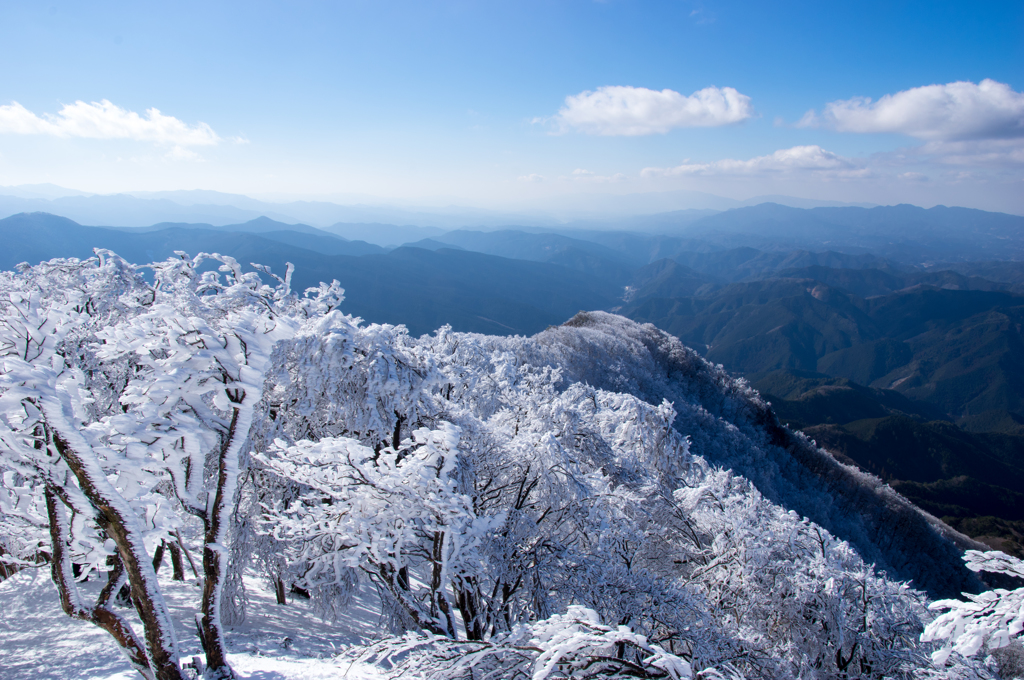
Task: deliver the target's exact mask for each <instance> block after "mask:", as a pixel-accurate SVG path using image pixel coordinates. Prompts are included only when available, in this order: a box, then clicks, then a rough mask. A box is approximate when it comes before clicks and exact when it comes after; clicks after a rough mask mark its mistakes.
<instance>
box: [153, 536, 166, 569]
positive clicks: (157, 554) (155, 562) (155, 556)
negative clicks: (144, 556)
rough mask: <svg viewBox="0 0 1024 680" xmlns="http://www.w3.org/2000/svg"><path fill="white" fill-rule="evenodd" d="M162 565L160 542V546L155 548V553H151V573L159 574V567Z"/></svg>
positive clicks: (162, 557)
mask: <svg viewBox="0 0 1024 680" xmlns="http://www.w3.org/2000/svg"><path fill="white" fill-rule="evenodd" d="M163 563H164V542H163V541H160V545H158V546H157V547H156V552H155V553H153V571H155V572H156V573H158V574H159V573H160V566H161V565H162V564H163Z"/></svg>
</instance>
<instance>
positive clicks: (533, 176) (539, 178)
mask: <svg viewBox="0 0 1024 680" xmlns="http://www.w3.org/2000/svg"><path fill="white" fill-rule="evenodd" d="M546 180H547V178H546V177H545V176H544V175H538V174H537V173H535V172H533V173H530V174H529V175H520V177H519V181H520V182H544V181H546Z"/></svg>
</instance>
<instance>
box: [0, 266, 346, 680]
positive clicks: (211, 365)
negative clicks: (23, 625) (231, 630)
mask: <svg viewBox="0 0 1024 680" xmlns="http://www.w3.org/2000/svg"><path fill="white" fill-rule="evenodd" d="M210 260H212V261H213V262H214V263H215V264H218V265H219V270H220V271H219V272H217V271H209V270H207V271H201V267H202V265H203V263H204V262H206V261H210ZM151 269H152V270H153V283H152V284H148V283H147V282H146V281H145V280H144V279H143V278H142V277H141V276H140V274H139V273H138V271H137V270H136V268H135V267H133V266H131V265H128V264H126V263H124V262H123V261H121V260H120V259H119V258H117V257H116V256H114V255H112V254H110V253H105V252H100V253H98V257H97V258H94V259H91V260H87V261H84V262H79V261H76V260H67V261H53V262H51V263H44V264H42V265H39V266H37V267H29V268H25V269H24V270H23V271H22V272H20V273H19V274H14V275H6V276H5V277H4V279H3V280H2V284H3V287H4V288H5V289H6V290H5V292H6V294H7V297H8V301H6V304H5V307H4V309H3V315H2V321H0V351H2V353H3V359H2V360H3V370H2V375H0V389H2V390H3V393H2V395H0V407H2V411H0V441H2V444H3V451H2V456H0V463H2V465H3V466H4V468H5V469H6V470H7V472H6V474H5V476H4V488H5V492H4V494H3V496H4V498H5V503H4V507H3V509H4V514H5V517H8V518H12V519H11V520H10V521H20V522H21V523H22V524H23V525H24V526H25V527H26V528H28V527H35V528H37V529H38V528H39V527H47V529H48V531H49V533H50V538H51V541H50V543H51V546H50V547H51V548H52V552H51V555H52V560H51V564H52V569H53V573H54V580H55V581H56V582H57V583H58V585H59V586H60V588H61V597H62V602H63V604H64V607H65V610H66V611H67V612H68V613H69V614H70V615H72V616H76V617H78V618H84V619H86V620H90V621H93V622H94V623H97V625H100V626H102V627H104V628H106V629H107V630H109V631H110V632H111V633H112V634H113V635H114V637H115V639H117V640H118V642H119V643H120V644H121V645H122V647H123V648H124V649H125V650H126V653H127V654H128V656H129V658H130V659H131V660H132V662H133V664H134V665H135V666H136V668H138V669H139V670H140V672H141V673H142V674H143V675H148V676H153V677H157V678H164V677H167V678H170V677H175V678H176V677H180V676H181V671H180V669H179V663H178V658H177V643H176V641H175V634H174V630H173V628H172V626H171V624H170V622H169V619H168V617H167V612H166V605H165V604H164V603H163V598H162V596H161V594H160V590H159V586H158V583H157V581H156V573H155V569H154V566H153V563H152V558H150V556H149V552H148V549H147V548H148V546H147V544H149V546H152V548H153V549H154V550H155V549H157V548H158V546H160V545H162V544H163V543H164V542H166V541H170V540H172V531H174V530H175V529H176V528H177V526H178V525H179V524H180V523H181V521H182V518H181V517H180V515H179V514H177V512H176V509H178V508H180V509H182V510H184V511H185V512H186V513H188V514H191V515H193V516H196V517H198V518H199V519H200V520H201V521H202V522H203V527H204V545H203V596H202V603H201V608H200V609H201V613H200V614H199V615H198V616H197V626H198V629H199V631H200V638H201V641H202V644H203V648H204V651H205V652H206V656H207V665H208V667H209V668H210V671H209V672H208V674H209V675H210V676H211V677H218V676H219V677H230V676H231V675H232V673H231V670H230V667H229V666H228V664H227V660H226V656H225V653H224V648H223V639H222V638H223V634H222V631H221V625H220V615H219V611H220V599H221V590H222V587H223V579H224V575H225V573H226V564H225V562H226V553H227V547H228V545H229V540H228V534H227V531H228V524H229V519H230V513H231V510H232V509H233V507H234V496H235V489H236V480H237V475H238V459H239V453H240V451H242V449H243V445H244V443H245V442H246V441H247V439H248V437H249V430H250V427H251V424H252V420H253V413H254V409H255V407H256V405H257V404H259V403H260V401H261V397H262V389H263V377H264V374H265V372H266V371H267V369H268V367H269V364H270V357H271V354H272V350H273V347H274V345H275V344H276V343H277V342H278V341H280V340H282V339H286V338H290V337H291V336H293V335H294V334H295V332H296V331H297V330H298V329H299V328H300V326H301V325H302V323H303V322H304V321H305V320H306V319H307V318H308V317H310V316H318V315H320V314H322V313H323V312H324V311H326V308H329V307H331V306H335V305H336V304H337V302H338V301H339V300H340V289H337V288H336V286H335V287H324V288H323V289H322V290H320V291H316V292H315V294H314V295H312V296H310V297H307V298H306V299H304V300H301V299H299V298H297V297H296V296H295V295H292V294H291V291H290V289H289V283H290V282H289V280H288V279H289V276H290V273H291V272H290V269H289V272H288V275H286V277H285V278H284V279H278V280H277V281H278V285H277V286H275V287H270V286H267V285H264V284H263V282H262V281H261V279H260V277H259V275H258V274H256V273H252V272H251V273H243V272H242V270H241V267H240V266H239V265H238V263H237V262H235V261H234V260H233V259H231V258H228V257H222V256H218V255H206V254H200V255H199V256H197V257H196V258H194V259H193V258H188V257H186V256H184V255H183V254H182V255H180V256H179V257H178V258H176V259H174V258H172V259H171V260H168V261H166V262H163V263H157V264H154V265H151ZM264 272H265V273H266V274H268V275H271V276H272V274H270V272H269V271H267V270H264ZM26 487H29V488H34V489H35V490H36V491H39V490H40V489H41V490H42V491H43V493H41V494H38V496H39V497H44V498H45V500H46V503H45V509H46V513H45V515H44V514H43V513H42V510H41V509H40V507H39V505H40V504H39V503H38V502H37V503H36V504H35V505H34V506H31V504H28V503H26V502H24V500H23V499H24V497H25V493H24V490H25V488H26ZM15 510H17V512H15ZM67 511H70V513H71V517H70V518H69V517H67V516H66V512H67ZM22 535H25V534H24V533H23V534H22ZM35 542H36V543H37V544H38V540H35ZM22 543H23V544H25V546H26V547H24V548H22V551H23V552H24V551H25V550H28V549H29V548H28V547H27V546H29V545H31V544H32V543H33V539H31V538H29V539H28V540H25V541H22ZM109 545H113V546H114V552H111V550H110V549H109V548H108V546H109ZM72 556H74V560H75V562H77V563H80V564H83V565H85V566H86V567H87V568H94V569H100V570H105V571H108V574H109V576H108V578H109V583H108V585H109V586H110V588H109V589H110V590H114V589H115V586H117V587H119V586H120V583H117V581H118V580H119V579H120V576H121V573H122V571H123V572H124V573H125V574H126V576H127V580H128V582H129V583H130V585H131V593H132V600H133V603H134V605H135V609H136V611H137V612H138V614H139V617H140V619H141V621H142V623H143V627H144V638H145V643H144V644H143V643H141V642H140V641H138V640H136V639H135V638H134V636H133V634H132V632H131V628H130V626H128V625H127V624H126V623H125V622H124V621H123V620H122V619H121V618H120V617H118V616H117V615H116V614H114V613H113V612H112V610H110V608H109V607H107V606H106V605H107V601H108V599H109V594H110V593H109V592H107V589H105V590H104V593H103V594H101V597H100V601H99V602H97V604H96V605H95V606H93V607H87V606H85V605H84V604H82V603H81V601H80V598H79V596H78V595H77V592H78V590H77V587H76V585H75V583H74V579H73V578H72V576H71V571H70V565H71V561H70V560H71V559H72ZM19 557H22V558H24V556H23V555H22V556H19Z"/></svg>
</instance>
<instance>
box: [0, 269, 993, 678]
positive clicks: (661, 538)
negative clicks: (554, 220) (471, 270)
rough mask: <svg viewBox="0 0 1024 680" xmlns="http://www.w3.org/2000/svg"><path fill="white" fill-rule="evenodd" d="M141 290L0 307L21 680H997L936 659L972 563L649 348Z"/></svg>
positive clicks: (176, 280) (681, 360) (593, 330)
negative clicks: (942, 620) (939, 599)
mask: <svg viewBox="0 0 1024 680" xmlns="http://www.w3.org/2000/svg"><path fill="white" fill-rule="evenodd" d="M209 260H213V262H214V264H216V265H219V272H220V273H217V272H213V271H203V270H204V269H208V267H205V268H204V267H203V266H202V265H203V262H204V261H207V264H208V261H209ZM150 271H151V277H152V278H151V279H150V280H151V281H153V283H152V285H151V284H150V283H148V282H147V280H146V279H144V278H143V277H142V276H141V275H140V271H139V270H138V268H136V267H135V266H133V265H130V264H127V263H125V262H123V261H122V260H120V259H119V258H117V257H116V256H115V255H113V254H112V253H107V252H100V253H99V254H98V257H97V258H94V259H92V260H89V261H84V262H80V261H77V260H67V261H57V260H55V261H52V262H51V263H48V264H42V265H39V266H37V267H32V268H28V267H26V268H24V269H22V270H21V271H20V272H18V273H16V274H14V273H5V274H0V288H2V289H3V293H4V296H3V299H2V301H0V360H2V362H3V363H2V371H0V465H2V466H3V471H4V474H3V477H2V485H0V511H2V514H0V547H2V548H3V558H4V560H5V561H6V562H8V563H9V564H12V565H14V566H16V567H22V568H23V569H24V570H23V571H22V572H21V573H18V574H16V575H15V576H13V577H11V578H9V579H8V580H7V581H5V582H4V583H2V584H0V598H2V600H3V602H4V603H5V604H7V606H5V607H3V612H2V614H0V621H2V623H0V625H2V626H3V627H4V629H5V631H7V632H5V634H4V637H3V642H2V643H0V649H2V654H3V658H0V664H2V667H3V668H5V669H9V670H11V672H12V673H15V672H16V673H17V674H18V675H15V676H13V677H26V678H27V677H66V674H67V673H68V672H71V673H72V674H73V675H74V676H75V677H130V676H132V675H133V674H141V675H142V676H144V677H154V678H184V677H189V676H190V674H191V675H194V673H195V668H194V667H193V668H191V669H183V668H182V663H183V662H185V661H186V660H187V659H193V658H197V659H200V662H199V664H198V665H199V666H200V667H205V677H207V678H227V677H232V676H236V677H263V678H270V677H278V678H296V679H298V678H307V677H346V675H345V674H346V673H348V672H351V673H352V674H351V675H349V676H348V677H374V676H381V677H424V678H427V677H429V678H441V677H494V678H499V677H516V676H517V675H520V676H522V677H533V678H535V679H537V680H540V679H542V678H565V677H573V678H584V677H599V676H600V677H641V678H675V679H680V678H690V677H702V678H727V677H728V678H732V677H749V678H798V677H799V678H832V677H840V676H843V677H879V678H881V677H906V678H909V677H948V678H954V677H957V678H961V677H989V675H990V669H989V668H988V667H986V666H985V665H984V664H983V663H982V662H981V661H977V660H974V659H972V658H965V657H962V656H960V655H958V654H952V655H951V656H949V657H948V661H947V660H946V659H945V657H943V663H942V664H939V665H937V666H936V665H933V663H932V656H931V655H932V653H933V652H937V651H940V650H941V649H942V639H941V638H936V640H937V641H936V642H921V633H922V632H923V631H924V628H925V625H926V624H927V623H928V622H929V621H931V620H932V619H933V618H934V614H933V613H931V612H929V610H928V609H927V604H928V597H929V595H930V596H932V597H935V596H937V595H942V596H945V595H950V594H957V593H958V592H959V591H960V590H977V589H980V588H981V587H982V586H981V584H980V582H979V581H978V580H977V579H976V577H975V576H974V575H973V573H972V572H970V571H968V570H967V569H965V568H964V567H963V565H962V562H961V557H960V552H961V550H962V548H963V547H971V546H972V545H973V544H970V543H969V541H967V539H964V538H963V537H961V536H959V535H957V534H955V533H954V532H952V531H951V530H949V529H948V528H946V527H945V526H944V525H942V524H941V523H940V522H938V521H937V520H934V519H933V518H930V517H928V516H926V515H924V514H923V513H921V512H920V511H918V510H917V509H915V508H914V507H913V506H911V505H910V504H909V503H907V502H906V501H905V500H903V499H902V498H900V497H899V496H898V495H896V494H895V493H894V492H892V491H891V490H890V489H888V488H887V487H885V486H883V485H882V484H881V483H880V482H879V481H878V480H877V479H874V478H871V477H869V476H866V475H863V474H861V473H858V472H856V471H855V470H853V469H851V468H848V467H845V466H842V465H840V464H838V463H837V462H835V461H834V460H833V459H832V458H831V457H830V456H829V455H828V454H827V453H825V452H823V451H820V450H818V449H816V448H815V447H814V446H813V445H812V444H811V443H810V442H808V441H807V440H806V439H804V438H802V437H801V436H800V435H797V434H793V433H791V432H789V431H788V430H786V429H784V428H782V427H781V426H780V425H779V423H778V420H777V419H776V418H775V416H774V415H773V414H772V412H771V410H770V408H769V407H768V406H767V405H766V404H765V403H764V402H763V401H761V400H760V398H759V397H758V396H757V394H756V393H754V392H753V391H752V390H750V389H749V388H747V387H746V386H745V384H744V383H742V382H740V381H735V380H732V379H730V378H729V377H728V376H727V375H726V374H725V373H724V371H722V370H721V369H718V368H715V367H713V366H711V365H709V364H707V363H706V362H704V361H703V360H702V359H701V358H700V357H699V356H697V355H696V354H695V353H693V352H692V351H690V350H688V349H686V348H684V347H683V346H682V345H681V344H680V343H679V342H678V341H676V340H675V339H673V338H672V337H671V336H668V335H666V334H664V333H662V332H660V331H657V330H656V329H655V328H654V327H653V326H641V325H638V324H635V323H632V322H630V321H628V320H626V319H623V318H621V317H616V316H614V315H610V314H604V313H581V314H580V315H577V316H576V317H574V318H573V319H571V320H570V321H569V322H567V323H566V324H564V325H562V326H559V327H556V328H551V329H548V330H547V331H545V332H543V333H540V334H538V335H536V336H534V337H532V338H522V337H515V338H500V337H490V336H480V335H471V334H461V333H453V332H451V331H450V330H449V329H446V328H442V329H440V330H439V331H437V332H436V333H434V334H431V335H425V336H423V337H421V338H412V337H410V336H409V335H408V333H407V332H406V331H405V329H404V328H402V327H392V326H379V325H368V326H367V325H363V324H361V322H360V320H358V319H355V318H353V317H350V316H346V315H344V314H343V313H342V311H341V310H343V309H344V303H343V295H342V291H341V290H340V289H339V288H338V287H337V285H333V286H328V285H326V284H324V285H321V287H320V288H319V289H310V290H309V291H307V292H306V294H305V295H304V296H301V297H300V296H296V295H295V294H293V293H292V292H291V291H290V274H291V272H290V270H289V272H288V274H287V275H285V276H284V277H283V278H277V277H274V276H273V275H272V274H270V272H268V271H264V275H265V278H267V279H270V280H273V281H275V285H274V286H267V285H265V284H264V282H263V281H262V280H261V279H260V277H259V276H258V275H256V274H255V273H251V272H249V273H245V272H243V270H242V268H241V267H240V266H239V265H238V263H236V262H235V261H234V260H232V259H231V258H227V257H221V256H216V255H214V256H209V255H200V256H199V257H197V258H196V259H194V260H193V259H190V258H188V257H185V256H181V257H180V258H179V259H176V260H168V261H167V262H164V263H158V264H155V265H152V268H151V270H150ZM339 305H340V307H339ZM165 552H166V553H167V554H168V555H169V556H170V561H171V562H172V563H173V566H174V569H173V572H177V573H176V574H175V576H177V577H178V578H174V577H171V578H168V574H167V572H168V568H167V566H166V565H164V570H163V573H162V574H158V573H157V568H158V567H159V566H160V559H162V556H163V555H164V554H165ZM193 555H194V556H195V559H194V560H193ZM158 556H160V557H158ZM182 556H184V558H185V560H186V561H187V562H189V563H190V564H191V565H194V566H192V567H191V568H194V569H195V570H196V571H195V575H191V578H189V576H190V574H188V573H187V572H186V571H185V567H184V566H183V562H182ZM41 561H42V562H46V563H47V564H45V565H44V566H38V565H39V563H40V562H41ZM46 572H49V574H50V575H51V578H52V581H47V579H46V578H45V573H46ZM906 580H912V583H911V584H910V586H908V585H907V584H906V583H905V582H903V581H906ZM917 589H920V590H917ZM272 598H273V600H274V602H272V601H271V599H272ZM307 598H308V599H307ZM62 608H63V610H64V612H65V613H66V614H67V615H65V614H62V613H61V611H60V610H61V609H62ZM68 615H69V616H68ZM76 619H77V620H76ZM19 621H26V622H32V623H31V625H30V626H28V627H27V628H28V630H26V627H25V626H22V625H21V624H19ZM19 631H20V632H19ZM86 631H87V632H86ZM285 638H288V639H287V640H286V639H285ZM104 641H105V643H106V646H105V647H102V645H103V642H104ZM346 645H348V646H346ZM118 646H120V648H121V650H122V651H123V657H122V659H123V660H122V662H121V663H120V664H118V663H117V662H116V661H115V660H114V658H113V656H112V655H111V654H112V653H113V652H115V651H116V649H117V647H118ZM101 647H102V649H103V651H99V650H100V649H101ZM328 647H329V648H330V651H328ZM86 650H88V651H87V653H85V654H83V653H82V652H83V651H86ZM92 650H95V651H92ZM257 650H258V652H257ZM335 650H337V652H335ZM941 653H943V654H945V652H941ZM965 653H967V652H965ZM261 655H262V656H261ZM936 658H938V657H936ZM133 668H134V671H133V670H132V669H133ZM69 669H73V671H69ZM62 673H63V674H64V675H62Z"/></svg>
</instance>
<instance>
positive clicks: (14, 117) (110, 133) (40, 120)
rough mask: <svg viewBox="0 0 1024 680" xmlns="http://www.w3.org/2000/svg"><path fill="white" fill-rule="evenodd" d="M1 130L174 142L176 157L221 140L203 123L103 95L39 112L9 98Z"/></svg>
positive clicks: (192, 155) (0, 120)
mask: <svg viewBox="0 0 1024 680" xmlns="http://www.w3.org/2000/svg"><path fill="white" fill-rule="evenodd" d="M0 133H8V134H20V135H49V136H53V137H62V138H69V137H80V138H85V139H129V140H135V141H141V142H152V143H155V144H160V145H169V146H173V147H174V149H175V150H176V153H172V157H177V158H195V157H196V154H195V152H191V151H188V150H187V147H194V146H212V145H215V144H218V143H219V142H220V141H221V138H220V137H219V136H218V135H217V133H216V132H214V131H213V128H211V127H210V126H209V125H207V124H206V123H197V124H196V125H188V124H187V123H185V122H183V121H181V120H179V119H178V118H175V117H174V116H165V115H164V114H162V113H160V111H159V110H158V109H153V108H151V109H147V110H146V113H145V115H139V114H138V113H136V112H135V111H129V110H127V109H123V108H121V107H120V106H117V105H116V104H113V103H111V102H109V101H107V100H106V99H104V100H103V101H100V102H91V103H86V102H83V101H76V102H75V103H74V104H65V105H64V106H63V107H62V108H61V110H60V111H59V112H58V113H56V114H49V113H44V114H43V115H42V116H38V115H36V114H35V113H33V112H31V111H29V110H28V109H26V108H25V107H24V106H22V105H21V104H19V103H18V102H12V103H11V104H8V105H5V106H0Z"/></svg>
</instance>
